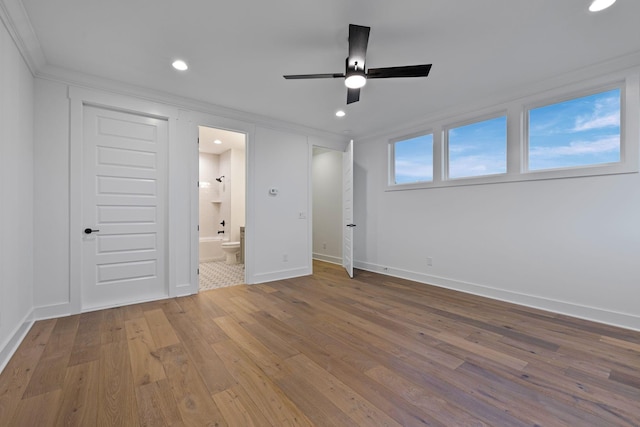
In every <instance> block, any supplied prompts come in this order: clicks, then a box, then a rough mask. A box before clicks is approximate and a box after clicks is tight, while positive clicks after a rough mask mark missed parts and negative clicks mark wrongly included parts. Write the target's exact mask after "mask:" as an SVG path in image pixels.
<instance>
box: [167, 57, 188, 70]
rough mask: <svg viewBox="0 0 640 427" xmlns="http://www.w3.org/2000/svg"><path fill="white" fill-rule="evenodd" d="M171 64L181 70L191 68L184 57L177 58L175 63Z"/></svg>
mask: <svg viewBox="0 0 640 427" xmlns="http://www.w3.org/2000/svg"><path fill="white" fill-rule="evenodd" d="M171 65H173V68H175V69H176V70H179V71H187V70H188V69H189V66H188V65H187V63H186V62H184V61H183V60H182V59H176V60H175V61H173V64H171Z"/></svg>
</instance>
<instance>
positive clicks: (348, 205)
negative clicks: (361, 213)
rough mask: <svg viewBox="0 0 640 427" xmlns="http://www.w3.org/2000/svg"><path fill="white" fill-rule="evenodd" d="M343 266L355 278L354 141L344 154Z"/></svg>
mask: <svg viewBox="0 0 640 427" xmlns="http://www.w3.org/2000/svg"><path fill="white" fill-rule="evenodd" d="M342 219H343V221H342V224H343V234H342V266H343V267H344V268H345V270H347V273H348V274H349V277H351V278H353V228H354V227H355V226H356V225H355V224H354V223H353V141H351V142H349V145H348V146H347V149H346V150H345V152H344V153H343V154H342Z"/></svg>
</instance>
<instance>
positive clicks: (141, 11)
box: [5, 0, 640, 137]
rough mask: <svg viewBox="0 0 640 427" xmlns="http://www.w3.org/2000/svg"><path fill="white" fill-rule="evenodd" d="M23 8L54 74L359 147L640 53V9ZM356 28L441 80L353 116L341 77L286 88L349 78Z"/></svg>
mask: <svg viewBox="0 0 640 427" xmlns="http://www.w3.org/2000/svg"><path fill="white" fill-rule="evenodd" d="M5 1H6V0H5ZM22 1H23V4H24V7H25V9H26V11H27V13H28V16H29V19H30V21H31V24H32V26H33V28H34V30H35V34H36V35H37V38H38V40H39V43H40V45H41V48H42V51H43V52H44V56H45V58H46V62H47V64H48V66H49V68H51V66H53V67H61V68H65V69H71V70H75V71H80V72H83V73H88V74H90V75H95V76H100V77H104V78H108V79H112V80H116V81H120V82H124V83H128V84H132V85H137V86H141V87H145V88H150V89H155V90H160V91H163V92H168V93H171V94H176V95H180V96H183V97H187V98H192V99H195V100H200V101H206V102H209V103H212V104H215V105H219V106H224V107H229V108H232V109H236V110H241V111H245V112H249V113H255V114H260V115H264V116H268V117H272V118H275V119H279V120H284V121H287V122H292V123H296V124H301V125H306V126H309V127H312V128H316V129H320V130H324V131H330V132H333V133H336V134H343V135H350V136H354V137H355V136H361V135H366V134H371V133H377V132H381V131H383V130H385V129H388V128H391V127H398V126H399V125H401V124H403V123H415V122H419V121H420V120H421V118H422V117H425V116H428V115H432V114H434V113H436V112H438V111H442V110H451V109H453V108H456V107H458V106H460V105H466V104H470V103H471V104H473V103H476V104H477V103H478V102H482V100H485V99H495V98H496V97H500V96H507V94H509V93H512V92H514V93H515V92H522V91H523V90H526V87H527V86H530V85H534V84H535V83H537V82H540V81H543V80H546V79H549V78H552V77H554V76H556V75H559V74H562V73H566V72H570V71H574V70H578V69H580V68H582V67H585V66H589V65H592V64H597V63H600V62H603V61H608V60H611V59H614V58H618V57H621V56H625V55H630V54H636V53H638V52H640V24H638V17H640V1H638V0H618V2H617V3H616V4H615V5H614V6H613V7H612V8H610V9H608V10H606V11H604V12H601V13H599V14H593V13H590V12H588V11H587V7H588V6H589V3H590V0H561V1H560V0H484V1H479V0H455V1H454V0H397V1H393V2H392V1H389V0H322V1H311V0H271V1H249V0H234V1H226V2H221V1H204V0H180V1H166V0H160V1H158V0H110V1H98V0H56V1H51V0H22ZM350 23H353V24H359V25H366V26H370V27H371V36H370V39H369V49H368V53H367V66H369V67H373V68H376V67H387V66H396V65H413V64H421V63H433V68H432V70H431V74H430V76H429V77H428V78H426V79H383V80H372V81H370V82H369V83H368V84H367V86H366V87H365V88H363V90H362V92H361V96H360V102H358V103H355V104H351V105H349V106H347V105H346V89H345V87H344V84H343V81H342V80H341V79H328V80H298V81H285V80H284V79H283V78H282V75H283V74H307V73H334V72H343V69H344V60H345V58H346V57H347V47H348V44H347V33H348V25H349V24H350ZM175 58H182V59H184V60H186V61H187V63H188V64H189V65H190V69H189V71H187V72H177V71H175V70H173V69H172V68H171V65H170V64H171V62H172V61H173V60H174V59H175ZM338 109H344V110H345V111H346V113H347V116H346V117H344V118H341V119H339V118H336V117H335V115H334V113H335V111H336V110H338Z"/></svg>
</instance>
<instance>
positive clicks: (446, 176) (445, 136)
mask: <svg viewBox="0 0 640 427" xmlns="http://www.w3.org/2000/svg"><path fill="white" fill-rule="evenodd" d="M502 117H504V118H505V125H506V128H505V141H504V144H505V145H504V149H505V158H504V165H505V171H504V172H499V173H488V174H485V175H473V176H461V177H458V178H451V176H450V165H451V158H450V154H449V153H450V150H449V132H450V131H451V130H452V129H456V128H461V127H464V126H469V125H473V124H478V123H482V122H487V121H489V120H494V119H498V118H502ZM442 143H443V147H442V151H443V171H442V172H443V176H442V179H443V180H444V181H464V180H468V179H478V178H486V177H492V176H500V175H506V174H507V173H508V172H509V114H508V111H507V110H499V111H495V112H493V113H490V114H483V115H480V116H474V117H473V118H469V119H466V120H463V121H459V122H456V123H451V124H449V125H446V126H443V128H442Z"/></svg>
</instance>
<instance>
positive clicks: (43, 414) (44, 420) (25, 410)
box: [3, 390, 62, 427]
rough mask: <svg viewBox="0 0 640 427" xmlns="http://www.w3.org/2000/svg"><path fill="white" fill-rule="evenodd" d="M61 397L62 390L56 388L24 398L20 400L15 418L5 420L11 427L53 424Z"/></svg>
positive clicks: (42, 426) (41, 426)
mask: <svg viewBox="0 0 640 427" xmlns="http://www.w3.org/2000/svg"><path fill="white" fill-rule="evenodd" d="M61 397H62V390H54V391H49V392H45V393H41V394H38V395H36V396H33V397H29V398H25V399H22V400H20V401H19V402H18V405H17V407H16V411H15V414H14V415H13V418H12V419H11V420H8V421H7V420H3V421H4V422H6V423H7V426H11V427H13V426H15V427H32V426H38V427H47V426H53V425H55V424H54V423H55V413H56V411H57V408H58V405H59V402H60V399H61Z"/></svg>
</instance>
